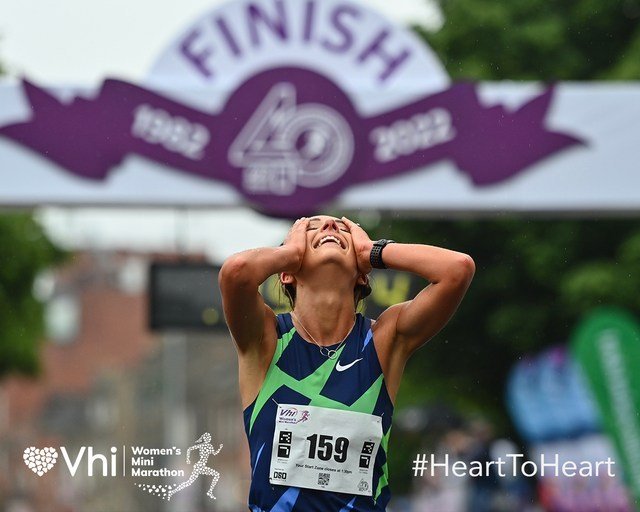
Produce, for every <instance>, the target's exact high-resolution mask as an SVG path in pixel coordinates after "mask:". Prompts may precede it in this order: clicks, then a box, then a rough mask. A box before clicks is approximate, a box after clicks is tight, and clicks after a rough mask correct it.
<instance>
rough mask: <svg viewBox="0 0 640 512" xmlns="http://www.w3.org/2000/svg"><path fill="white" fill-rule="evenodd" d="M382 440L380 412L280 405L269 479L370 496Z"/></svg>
mask: <svg viewBox="0 0 640 512" xmlns="http://www.w3.org/2000/svg"><path fill="white" fill-rule="evenodd" d="M381 439H382V418H381V417H380V416H374V415H372V414H365V413H361V412H352V411H341V410H337V409H327V408H326V407H315V406H312V405H290V404H279V405H278V410H277V412H276V425H275V433H274V436H273V450H272V452H271V466H270V469H269V482H271V483H272V484H278V485H288V486H292V487H304V488H306V489H317V490H323V491H333V492H344V493H348V494H361V495H365V496H371V495H372V494H373V482H372V480H373V461H374V460H375V458H376V454H377V453H378V448H379V447H380V440H381Z"/></svg>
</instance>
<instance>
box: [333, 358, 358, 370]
mask: <svg viewBox="0 0 640 512" xmlns="http://www.w3.org/2000/svg"><path fill="white" fill-rule="evenodd" d="M358 361H362V358H360V359H356V360H355V361H351V362H350V363H349V364H347V365H344V366H342V365H341V364H340V361H338V362H337V363H336V370H338V371H339V372H343V371H345V370H348V369H349V368H351V367H352V366H353V365H354V364H356V363H357V362H358Z"/></svg>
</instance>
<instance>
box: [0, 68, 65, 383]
mask: <svg viewBox="0 0 640 512" xmlns="http://www.w3.org/2000/svg"><path fill="white" fill-rule="evenodd" d="M2 74H4V68H3V67H2V64H0V75H2ZM0 247H2V251H0V379H1V378H2V377H4V376H6V375H7V374H9V373H11V372H18V373H23V374H27V375H33V374H35V373H36V372H37V370H38V350H39V347H40V343H41V340H42V335H43V306H42V304H41V303H40V302H38V301H37V300H36V299H35V297H34V296H33V293H32V290H33V283H34V280H35V277H36V275H37V274H38V272H40V271H41V270H44V269H45V268H47V267H50V266H51V265H53V264H55V263H58V262H60V261H62V259H63V257H64V253H63V252H62V251H60V250H59V249H57V248H55V247H54V246H53V244H52V243H51V242H50V241H49V240H48V239H47V238H46V236H45V235H44V233H43V231H42V228H41V227H40V226H39V225H38V224H37V223H36V222H35V221H34V220H33V218H32V216H31V215H30V214H28V213H0Z"/></svg>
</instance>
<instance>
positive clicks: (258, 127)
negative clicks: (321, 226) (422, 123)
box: [228, 82, 354, 196]
mask: <svg viewBox="0 0 640 512" xmlns="http://www.w3.org/2000/svg"><path fill="white" fill-rule="evenodd" d="M353 152H354V138H353V133H352V131H351V128H350V127H349V125H348V123H347V122H346V121H345V119H344V118H343V117H342V116H341V115H340V114H339V113H338V112H337V111H336V110H334V109H332V108H330V107H328V106H326V105H322V104H319V103H305V104H301V105H298V104H296V89H295V86H294V85H293V84H291V83H288V82H281V83H278V84H276V85H275V86H273V87H272V88H271V90H270V91H269V92H268V93H267V95H266V96H265V98H264V100H263V101H262V103H260V105H259V106H258V108H257V109H256V110H255V112H254V114H253V115H252V116H251V118H250V119H249V121H248V122H247V123H246V125H245V126H244V128H243V129H242V130H241V131H240V133H239V134H238V136H237V137H236V139H235V140H234V141H233V143H232V144H231V146H230V148H229V153H228V157H229V162H230V163H231V164H232V165H235V166H236V167H240V168H242V169H243V176H242V182H243V183H242V184H243V188H244V190H246V191H247V192H249V193H254V194H264V193H270V194H277V195H282V196H288V195H292V194H293V193H295V191H296V188H297V187H305V188H320V187H324V186H326V185H328V184H330V183H333V182H334V181H336V180H337V179H338V178H340V177H341V176H342V175H343V174H344V173H345V171H346V170H347V169H348V167H349V164H350V163H351V160H352V158H353Z"/></svg>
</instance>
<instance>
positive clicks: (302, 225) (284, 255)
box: [218, 219, 308, 353]
mask: <svg viewBox="0 0 640 512" xmlns="http://www.w3.org/2000/svg"><path fill="white" fill-rule="evenodd" d="M307 224H308V220H306V219H299V220H297V221H296V222H295V224H294V225H293V227H292V228H291V230H290V231H289V234H288V235H287V239H286V240H285V243H284V245H282V246H280V247H276V248H272V247H264V248H260V249H250V250H248V251H244V252H240V253H238V254H234V255H233V256H231V257H229V258H228V259H227V260H226V261H225V262H224V264H223V265H222V268H221V269H220V273H219V275H218V282H219V285H220V291H221V293H222V306H223V309H224V316H225V320H226V322H227V326H228V327H229V331H231V336H232V337H233V340H234V341H235V343H236V346H237V348H238V351H239V352H240V353H246V352H247V351H250V350H252V349H256V348H258V347H259V346H260V344H261V342H262V339H263V337H264V332H265V325H267V322H268V321H272V319H273V311H272V310H271V308H269V307H268V306H267V305H266V304H265V303H264V300H263V299H262V296H261V295H260V293H259V292H258V287H259V286H260V285H261V284H262V283H263V282H264V281H266V280H267V278H268V277H269V276H271V275H273V274H279V273H280V272H289V273H295V272H297V271H298V270H299V268H300V265H301V263H302V258H303V257H304V251H305V249H306V230H307Z"/></svg>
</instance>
